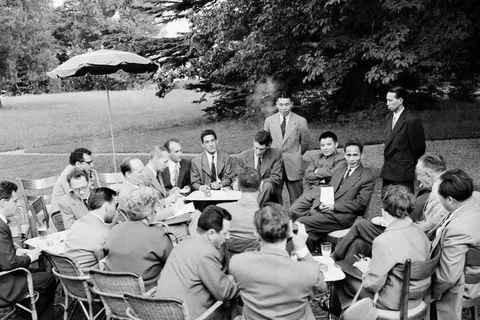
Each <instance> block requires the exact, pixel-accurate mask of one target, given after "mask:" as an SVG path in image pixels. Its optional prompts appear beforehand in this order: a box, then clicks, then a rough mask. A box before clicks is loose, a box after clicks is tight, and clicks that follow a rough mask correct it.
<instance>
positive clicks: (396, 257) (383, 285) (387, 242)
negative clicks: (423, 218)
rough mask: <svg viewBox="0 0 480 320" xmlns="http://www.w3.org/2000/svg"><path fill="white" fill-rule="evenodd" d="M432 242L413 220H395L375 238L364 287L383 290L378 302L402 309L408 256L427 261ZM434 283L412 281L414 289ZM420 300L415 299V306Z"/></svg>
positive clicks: (374, 290)
mask: <svg viewBox="0 0 480 320" xmlns="http://www.w3.org/2000/svg"><path fill="white" fill-rule="evenodd" d="M429 253H430V241H429V240H428V238H427V236H426V235H425V233H424V232H423V231H422V229H421V228H420V227H419V226H418V225H416V224H415V223H413V221H412V219H410V218H409V217H406V218H404V219H398V220H395V221H394V222H393V223H391V224H390V225H389V226H388V227H387V228H386V229H385V231H384V232H383V233H382V234H380V235H379V236H378V237H377V238H375V240H373V247H372V260H371V262H370V268H369V270H368V272H366V274H364V279H363V286H364V288H366V289H367V290H369V291H371V292H373V293H375V292H379V296H378V303H379V304H380V305H382V306H384V307H387V308H388V309H393V310H400V296H401V294H400V293H401V292H402V285H403V274H402V272H403V271H402V270H401V269H402V268H394V267H395V266H397V265H398V264H404V263H405V261H406V260H407V259H411V260H412V261H426V260H427V259H428V258H429ZM429 283H430V279H427V280H417V281H414V280H411V282H410V289H423V288H425V287H426V286H428V284H429ZM419 303H420V300H417V301H411V303H410V305H409V307H410V308H412V307H415V306H417V305H418V304H419Z"/></svg>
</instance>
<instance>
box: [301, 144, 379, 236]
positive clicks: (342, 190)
mask: <svg viewBox="0 0 480 320" xmlns="http://www.w3.org/2000/svg"><path fill="white" fill-rule="evenodd" d="M362 152H363V145H362V143H361V142H359V141H353V140H351V141H348V142H347V143H346V144H345V160H346V162H342V163H340V165H338V166H337V168H335V171H334V173H333V176H332V180H331V181H330V186H332V187H333V188H334V192H335V193H334V198H335V203H334V204H333V205H331V204H324V203H320V199H319V197H317V198H315V199H314V201H313V204H312V207H311V214H312V215H311V216H304V217H301V218H299V219H298V222H300V223H303V224H305V227H306V229H307V232H308V234H309V236H315V237H318V236H322V235H325V234H327V233H329V232H332V231H335V230H341V229H346V228H350V227H351V226H352V224H353V222H354V221H355V219H356V218H357V217H358V216H362V215H363V214H364V212H365V209H366V208H367V205H368V203H369V202H370V198H371V197H372V193H373V189H374V187H375V180H374V178H373V176H372V173H371V172H370V170H368V169H366V168H365V167H363V165H362V163H361V160H362Z"/></svg>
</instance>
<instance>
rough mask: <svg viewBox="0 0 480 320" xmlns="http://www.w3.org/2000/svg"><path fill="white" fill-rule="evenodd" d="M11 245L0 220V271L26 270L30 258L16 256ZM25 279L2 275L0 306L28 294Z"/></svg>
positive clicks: (13, 274)
mask: <svg viewBox="0 0 480 320" xmlns="http://www.w3.org/2000/svg"><path fill="white" fill-rule="evenodd" d="M15 251H16V250H15V246H14V245H13V238H12V232H11V231H10V228H9V227H8V225H7V224H6V223H5V222H3V220H2V219H0V271H8V270H12V269H15V268H20V267H23V268H28V266H29V265H30V257H29V256H27V255H22V256H17V255H16V254H15ZM27 288H28V287H27V279H26V277H25V275H24V274H16V273H11V274H8V275H4V276H2V278H1V281H0V306H5V305H9V304H11V303H14V302H18V301H20V300H22V299H23V298H25V295H26V294H27V292H28V289H27Z"/></svg>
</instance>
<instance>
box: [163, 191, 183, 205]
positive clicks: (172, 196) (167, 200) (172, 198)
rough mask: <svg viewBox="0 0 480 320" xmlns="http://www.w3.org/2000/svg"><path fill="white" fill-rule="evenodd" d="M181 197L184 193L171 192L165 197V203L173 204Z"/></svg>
mask: <svg viewBox="0 0 480 320" xmlns="http://www.w3.org/2000/svg"><path fill="white" fill-rule="evenodd" d="M180 198H182V195H181V194H180V193H178V192H176V193H170V195H169V196H168V197H166V198H165V204H167V205H169V204H173V203H175V202H176V201H177V200H178V199H180Z"/></svg>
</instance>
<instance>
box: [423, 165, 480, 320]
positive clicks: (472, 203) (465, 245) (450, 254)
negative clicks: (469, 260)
mask: <svg viewBox="0 0 480 320" xmlns="http://www.w3.org/2000/svg"><path fill="white" fill-rule="evenodd" d="M440 179H441V182H440V186H439V188H438V192H439V194H440V201H441V202H442V204H443V206H444V207H445V209H446V210H447V211H448V212H450V214H449V215H447V216H446V217H445V218H444V220H443V221H441V222H440V223H439V225H438V226H437V228H436V237H435V239H434V240H433V242H432V251H433V254H432V256H435V255H436V254H437V252H438V250H440V261H439V262H438V265H437V269H436V271H435V277H434V281H433V292H432V298H433V299H436V301H437V302H436V305H437V316H438V319H439V320H447V319H448V320H456V319H457V320H461V319H462V299H463V296H464V295H465V296H466V297H468V298H477V297H479V296H480V285H478V284H475V285H465V274H464V266H465V256H466V253H467V251H468V250H469V249H470V248H476V249H480V232H478V230H480V193H478V192H474V191H473V181H472V179H471V178H470V177H469V176H468V175H467V174H466V173H465V172H464V171H462V170H460V169H454V170H449V171H447V172H445V173H444V174H442V176H441V177H440ZM466 273H467V274H468V275H479V274H480V268H479V267H471V266H467V269H466Z"/></svg>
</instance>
